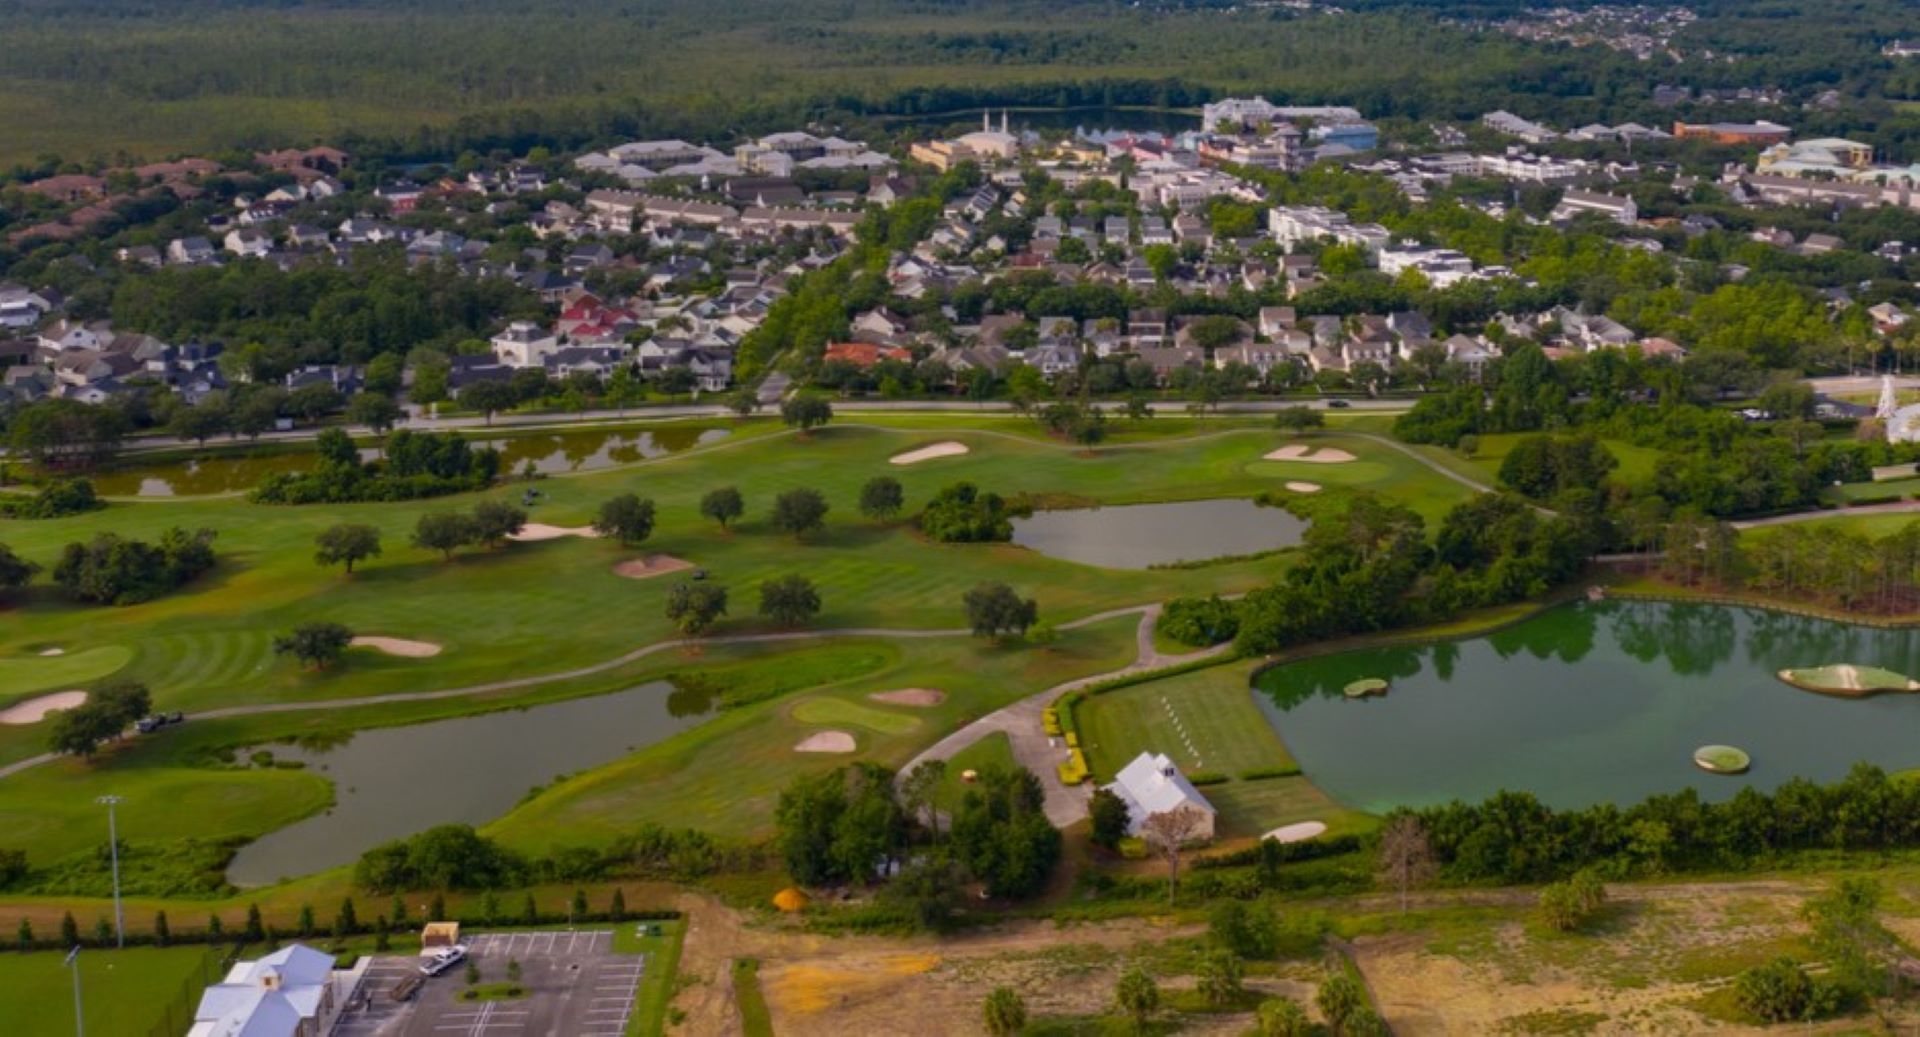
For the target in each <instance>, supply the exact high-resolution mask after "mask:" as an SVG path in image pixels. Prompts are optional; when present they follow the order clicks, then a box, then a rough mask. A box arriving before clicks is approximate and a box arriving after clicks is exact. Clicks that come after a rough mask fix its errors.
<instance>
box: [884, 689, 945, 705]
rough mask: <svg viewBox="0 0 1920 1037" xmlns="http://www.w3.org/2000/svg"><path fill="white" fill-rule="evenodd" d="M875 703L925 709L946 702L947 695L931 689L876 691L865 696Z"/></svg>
mask: <svg viewBox="0 0 1920 1037" xmlns="http://www.w3.org/2000/svg"><path fill="white" fill-rule="evenodd" d="M867 697H868V698H870V699H872V700H873V701H875V702H884V703H886V704H887V705H889V706H918V707H921V708H923V709H924V708H926V707H928V706H937V705H939V704H940V703H942V702H945V701H947V693H946V692H944V691H935V690H933V689H932V688H901V689H899V690H898V691H876V692H874V693H873V694H871V695H868V696H867Z"/></svg>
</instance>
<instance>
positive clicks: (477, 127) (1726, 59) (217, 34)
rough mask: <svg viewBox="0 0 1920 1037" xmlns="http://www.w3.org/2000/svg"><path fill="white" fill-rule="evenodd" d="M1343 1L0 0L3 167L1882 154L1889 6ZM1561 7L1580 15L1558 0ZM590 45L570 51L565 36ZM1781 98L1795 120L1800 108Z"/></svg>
mask: <svg viewBox="0 0 1920 1037" xmlns="http://www.w3.org/2000/svg"><path fill="white" fill-rule="evenodd" d="M1345 6H1346V7H1347V9H1348V12H1347V13H1343V14H1337V15H1327V14H1309V13H1302V12H1297V11H1280V10H1240V9H1205V8H1200V9H1195V8H1185V9H1180V8H1172V7H1169V8H1164V9H1156V8H1152V7H1135V6H1125V7H1123V6H1117V5H1111V4H1105V3H1092V2H1071V3H1058V4H1041V3H1035V2H1028V0H992V2H982V3H960V2H951V0H918V2H915V0H854V2H839V0H835V2H831V3H829V2H826V0H798V2H794V3H773V2H770V0H729V2H726V3H718V4H716V3H711V2H705V0H618V2H615V0H585V2H583V3H578V4H570V5H565V6H551V5H541V6H535V7H528V6H526V5H518V4H507V3H504V2H500V0H480V2H476V3H454V2H451V0H403V2H397V3H381V4H374V3H366V2H354V0H328V2H306V3H299V2H288V3H260V2H255V0H186V2H182V3H174V4H164V5H163V4H155V3H151V2H149V0H86V2H79V3H67V2H60V3H54V2H51V0H6V2H4V3H0V38H4V39H5V40H7V46H5V47H0V118H4V120H5V125H7V126H8V133H7V135H6V137H5V139H4V141H0V163H8V162H20V161H27V160H31V159H33V158H35V157H37V156H39V155H42V154H45V153H49V152H52V153H58V154H60V155H62V156H63V157H66V158H70V159H85V158H91V157H99V158H104V159H111V158H113V157H114V156H115V155H116V154H117V153H120V152H127V153H129V154H138V155H143V156H153V155H160V154H166V153H175V152H180V151H185V150H211V149H216V148H219V147H224V146H261V145H267V144H276V143H289V142H302V141H307V140H312V139H316V138H322V137H325V138H328V139H332V140H339V141H353V142H355V143H357V144H358V145H359V146H360V147H361V148H362V149H363V150H367V151H372V152H379V153H389V154H392V155H395V156H408V157H434V156H436V155H446V154H451V153H457V152H458V151H459V150H461V149H463V148H465V147H480V148H486V147H493V146H505V147H511V148H515V149H517V150H524V149H525V148H527V147H531V146H532V145H534V144H540V143H545V144H549V145H562V146H565V145H572V144H579V143H584V142H586V141H589V140H597V139H605V138H610V137H616V136H634V135H653V134H682V135H687V136H703V137H711V136H723V135H726V134H729V133H732V132H744V131H751V130H755V129H762V128H767V127H773V126H780V125H791V124H793V123H796V122H805V121H809V120H812V121H821V122H827V123H836V124H841V125H854V126H858V125H860V124H861V123H862V122H863V121H865V120H870V119H872V118H875V117H883V116H919V115H925V114H928V113H940V112H947V111H955V110H960V109H965V108H969V107H977V106H980V105H983V104H996V105H1001V104H1006V105H1046V106H1060V105H1076V106H1102V105H1154V106H1170V107H1189V106H1193V105H1197V104H1199V103H1203V102H1204V101H1205V100H1207V99H1208V98H1210V97H1213V96H1220V95H1222V94H1226V93H1235V92H1251V91H1259V92H1265V93H1269V94H1274V95H1279V96H1284V97H1287V98H1290V99H1293V100H1297V101H1301V102H1306V103H1312V102H1319V101H1328V102H1342V103H1350V104H1354V105H1357V106H1359V107H1360V108H1362V109H1363V110H1365V111H1367V112H1368V113H1369V114H1370V115H1372V116H1374V117H1396V116H1404V117H1408V118H1414V119H1422V118H1470V117H1473V116H1477V115H1478V114H1479V113H1481V112H1483V111H1486V110H1489V109H1492V108H1496V107H1512V108H1514V109H1515V110H1520V111H1522V112H1523V114H1529V115H1533V116H1537V117H1543V118H1548V117H1550V118H1554V119H1556V120H1560V121H1565V122H1569V123H1580V122H1586V121H1590V120H1594V119H1601V120H1606V121H1621V120H1625V119H1629V118H1637V119H1639V120H1640V121H1642V122H1648V121H1652V122H1659V121H1663V118H1664V117H1666V116H1669V115H1671V114H1672V113H1671V112H1668V111H1664V110H1660V109H1656V108H1654V107H1653V106H1652V105H1651V102H1650V98H1649V92H1650V89H1651V87H1652V85H1654V84H1655V83H1658V82H1671V83H1677V84H1682V85H1694V86H1768V87H1775V88H1781V89H1785V90H1787V91H1789V92H1790V93H1793V94H1796V95H1803V94H1807V93H1810V92H1813V91H1816V90H1820V89H1827V88H1833V89H1837V90H1839V91H1841V93H1842V94H1843V95H1846V96H1847V97H1848V98H1850V99H1852V100H1855V101H1858V102H1860V103H1859V104H1857V105H1850V106H1849V107H1848V109H1847V110H1845V111H1843V112H1837V113H1827V114H1826V115H1821V116H1817V117H1816V118H1828V117H1837V118H1841V119H1843V120H1844V121H1845V122H1846V124H1847V125H1848V126H1849V127H1851V128H1852V129H1853V131H1854V132H1855V133H1858V132H1861V130H1862V128H1863V127H1864V129H1865V130H1867V131H1871V132H1874V133H1877V134H1880V135H1881V137H1882V139H1883V140H1884V142H1886V143H1888V144H1893V143H1896V142H1904V141H1906V140H1908V139H1911V138H1912V137H1914V136H1920V119H1915V118H1914V117H1912V116H1911V115H1909V114H1906V113H1905V112H1903V111H1902V110H1901V108H1900V107H1899V106H1897V105H1891V104H1887V103H1885V100H1886V99H1896V100H1897V99H1905V98H1908V97H1920V63H1914V62H1902V61H1899V60H1896V59H1890V58H1887V57H1885V56H1883V55H1882V54H1881V53H1880V47H1881V46H1882V45H1883V44H1884V43H1885V42H1886V41H1887V40H1889V39H1892V38H1895V37H1897V36H1899V35H1900V34H1901V33H1902V32H1903V31H1904V30H1906V29H1908V28H1909V25H1908V24H1907V23H1906V22H1905V21H1904V20H1903V19H1904V17H1905V11H1904V10H1903V5H1902V4H1900V3H1899V2H1897V0H1848V2H1839V0H1814V2H1806V3H1786V2H1763V3H1736V2H1732V0H1713V2H1707V3H1702V4H1696V5H1693V6H1694V7H1695V9H1696V10H1698V11H1699V12H1700V13H1701V15H1702V17H1701V18H1700V20H1699V21H1697V22H1696V23H1694V24H1693V25H1692V26H1690V27H1688V28H1687V29H1686V30H1684V34H1683V35H1684V38H1683V39H1682V40H1681V41H1680V42H1681V43H1682V44H1683V46H1684V47H1685V48H1687V49H1693V50H1696V51H1697V50H1698V49H1701V48H1707V49H1711V50H1712V51H1713V52H1714V53H1715V54H1716V55H1718V56H1719V57H1718V59H1716V60H1712V61H1700V60H1695V61H1685V62H1673V61H1670V60H1666V59H1662V60H1658V61H1654V62H1639V61H1636V60H1634V59H1633V58H1632V57H1631V56H1629V55H1625V54H1620V53H1617V52H1615V51H1612V50H1609V49H1607V48H1603V47H1588V48H1572V47H1567V46H1563V45H1542V44H1535V43H1530V42H1526V41H1522V40H1518V39H1515V38H1513V37H1510V36H1507V35H1504V34H1501V33H1498V32H1496V31H1492V30H1490V29H1487V28H1486V27H1485V21H1484V19H1489V18H1500V17H1506V16H1510V15H1512V14H1514V13H1516V12H1518V11H1519V10H1521V9H1522V8H1525V7H1528V6H1529V5H1526V4H1523V3H1520V2H1518V0H1484V2H1482V0H1445V2H1424V0H1362V2H1360V3H1357V4H1349V5H1345ZM1574 6H1581V5H1579V4H1576V5H1574ZM589 40H590V41H592V44H591V45H583V41H589ZM1796 114H1798V113H1796Z"/></svg>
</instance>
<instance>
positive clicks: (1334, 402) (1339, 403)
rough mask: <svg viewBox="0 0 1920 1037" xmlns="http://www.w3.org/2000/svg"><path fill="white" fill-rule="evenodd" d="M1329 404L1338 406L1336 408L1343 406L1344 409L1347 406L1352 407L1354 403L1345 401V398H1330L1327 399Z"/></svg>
mask: <svg viewBox="0 0 1920 1037" xmlns="http://www.w3.org/2000/svg"><path fill="white" fill-rule="evenodd" d="M1327 406H1329V407H1336V408H1342V409H1344V408H1347V407H1351V406H1353V404H1351V403H1348V402H1347V401H1345V400H1328V401H1327Z"/></svg>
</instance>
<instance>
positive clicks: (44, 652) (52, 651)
mask: <svg viewBox="0 0 1920 1037" xmlns="http://www.w3.org/2000/svg"><path fill="white" fill-rule="evenodd" d="M65 654H67V650H66V649H64V648H42V649H40V655H41V656H42V657H49V656H55V655H65Z"/></svg>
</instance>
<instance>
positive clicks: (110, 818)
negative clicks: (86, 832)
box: [74, 796, 127, 990]
mask: <svg viewBox="0 0 1920 1037" xmlns="http://www.w3.org/2000/svg"><path fill="white" fill-rule="evenodd" d="M95 802H97V803H104V804H106V807H107V846H108V847H109V848H110V849H111V850H112V851H113V935H114V939H115V941H116V943H117V944H118V945H119V948H120V949H121V950H126V949H127V915H126V912H125V911H124V910H122V909H121V907H120V830H119V825H118V823H117V820H116V819H115V817H114V807H117V806H119V805H120V797H119V796H101V797H100V798H99V799H98V800H95ZM79 981H80V974H79V973H78V972H76V973H74V982H75V983H78V982H79ZM75 989H76V990H77V989H78V988H77V987H76V988H75Z"/></svg>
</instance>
